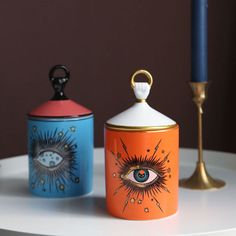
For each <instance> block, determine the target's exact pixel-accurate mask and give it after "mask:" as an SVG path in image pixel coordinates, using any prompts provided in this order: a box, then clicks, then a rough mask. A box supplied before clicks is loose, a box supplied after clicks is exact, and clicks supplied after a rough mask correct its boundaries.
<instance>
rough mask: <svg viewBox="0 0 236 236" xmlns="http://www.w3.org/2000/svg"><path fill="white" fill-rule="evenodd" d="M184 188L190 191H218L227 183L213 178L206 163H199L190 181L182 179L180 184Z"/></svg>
mask: <svg viewBox="0 0 236 236" xmlns="http://www.w3.org/2000/svg"><path fill="white" fill-rule="evenodd" d="M179 184H180V186H181V187H183V188H190V189H199V190H204V189H218V188H222V187H224V186H225V182H224V181H222V180H219V179H214V178H212V177H211V176H210V175H209V174H208V172H207V170H206V166H205V163H204V162H197V166H196V169H195V171H194V173H193V174H192V176H191V177H189V178H188V179H181V180H180V182H179Z"/></svg>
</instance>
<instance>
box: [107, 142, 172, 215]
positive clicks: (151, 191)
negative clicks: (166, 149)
mask: <svg viewBox="0 0 236 236" xmlns="http://www.w3.org/2000/svg"><path fill="white" fill-rule="evenodd" d="M120 141H121V144H122V148H123V150H124V152H125V153H126V156H125V157H124V158H121V154H120V153H117V154H115V153H114V152H112V151H111V154H112V156H113V158H114V160H115V163H116V166H117V167H118V171H116V173H113V177H118V179H119V182H120V184H119V186H118V187H117V188H116V189H115V191H114V193H113V195H114V196H115V195H117V194H118V193H119V191H120V190H121V189H124V190H125V192H126V194H127V195H126V199H125V202H124V206H123V212H124V211H125V209H126V207H127V206H128V204H129V203H134V202H136V203H138V204H142V202H143V200H144V198H145V197H148V198H151V201H153V202H154V204H155V205H156V206H157V207H158V208H159V209H160V211H161V212H163V210H162V208H161V204H160V202H159V201H158V200H157V198H156V196H157V195H158V194H160V193H161V192H162V191H165V192H168V193H170V191H169V189H168V188H167V186H166V183H167V181H168V176H169V173H170V171H171V170H170V168H168V167H167V162H169V159H168V158H169V155H170V153H167V154H166V155H165V156H164V158H160V157H158V156H157V152H158V150H159V147H160V144H161V141H162V140H159V141H158V142H157V144H156V146H155V147H154V150H153V153H152V155H148V154H146V155H145V156H142V155H141V156H137V155H133V156H130V155H129V152H128V148H127V146H126V145H125V143H124V141H123V140H122V139H120ZM148 152H150V150H148ZM135 168H137V169H149V170H152V171H153V172H155V173H157V174H158V177H156V179H155V180H154V181H151V182H150V183H146V184H143V185H142V187H140V185H138V184H135V183H134V182H133V181H131V180H129V179H127V178H124V176H126V175H127V173H130V172H131V170H132V169H135ZM140 196H141V199H140ZM144 211H145V212H149V209H148V208H145V209H144Z"/></svg>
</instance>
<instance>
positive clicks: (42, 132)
mask: <svg viewBox="0 0 236 236" xmlns="http://www.w3.org/2000/svg"><path fill="white" fill-rule="evenodd" d="M56 70H63V71H64V72H65V76H63V77H55V76H54V74H55V72H56ZM69 77H70V73H69V71H68V69H67V68H66V67H65V66H62V65H57V66H55V67H53V68H52V69H51V70H50V72H49V79H50V81H51V83H52V85H53V88H54V90H55V94H54V96H53V98H52V99H51V100H49V101H48V102H46V103H44V104H42V105H41V106H39V107H37V108H36V109H34V110H33V111H31V112H30V113H29V114H28V154H29V189H30V191H31V192H32V193H33V194H35V195H38V196H41V197H49V198H50V197H72V196H81V195H84V194H87V193H89V192H90V191H91V190H92V177H93V114H92V112H91V111H90V110H89V109H87V108H85V107H83V106H81V105H80V104H77V103H75V102H74V101H72V100H70V99H68V98H67V97H66V95H65V94H64V87H65V84H66V83H67V81H68V79H69Z"/></svg>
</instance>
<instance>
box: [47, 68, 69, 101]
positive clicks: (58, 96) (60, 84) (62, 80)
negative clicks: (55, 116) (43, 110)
mask: <svg viewBox="0 0 236 236" xmlns="http://www.w3.org/2000/svg"><path fill="white" fill-rule="evenodd" d="M57 70H63V71H64V72H65V76H62V77H56V76H55V72H56V71H57ZM69 78H70V71H69V70H68V69H67V68H66V66H64V65H55V66H53V67H52V68H51V70H50V71H49V80H50V81H51V83H52V87H53V89H54V91H55V94H54V96H53V97H52V99H51V100H66V99H68V98H67V96H66V95H65V94H64V88H65V86H66V83H67V81H68V80H69Z"/></svg>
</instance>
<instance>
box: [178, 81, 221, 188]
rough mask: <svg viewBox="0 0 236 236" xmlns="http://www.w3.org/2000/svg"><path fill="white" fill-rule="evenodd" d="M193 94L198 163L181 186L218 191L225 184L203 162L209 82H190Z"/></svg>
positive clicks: (182, 180) (181, 181)
mask: <svg viewBox="0 0 236 236" xmlns="http://www.w3.org/2000/svg"><path fill="white" fill-rule="evenodd" d="M190 87H191V89H192V92H193V102H194V103H195V105H196V107H197V114H198V161H197V163H196V167H195V171H194V173H193V174H192V175H191V176H190V177H189V178H187V179H181V180H180V186H181V187H183V188H189V189H197V190H207V189H218V188H222V187H223V186H225V182H224V181H222V180H219V179H215V178H213V177H211V176H210V174H208V172H207V169H206V165H205V162H204V160H203V142H202V141H203V133H202V115H203V108H202V107H203V103H204V102H205V100H206V98H207V87H208V83H207V82H190Z"/></svg>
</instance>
